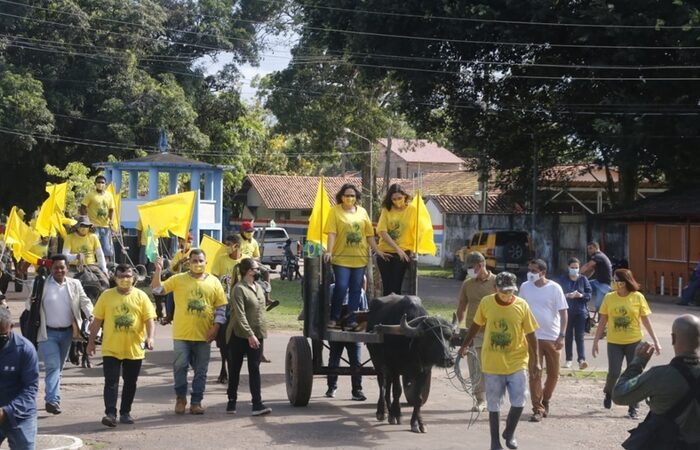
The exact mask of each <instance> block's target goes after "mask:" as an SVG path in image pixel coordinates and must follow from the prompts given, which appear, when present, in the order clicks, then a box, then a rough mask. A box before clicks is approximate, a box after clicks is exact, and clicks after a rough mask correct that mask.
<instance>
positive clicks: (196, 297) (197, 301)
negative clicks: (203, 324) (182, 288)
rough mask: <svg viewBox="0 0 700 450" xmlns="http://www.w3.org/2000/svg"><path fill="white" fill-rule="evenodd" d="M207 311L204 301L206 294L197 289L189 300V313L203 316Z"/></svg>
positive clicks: (192, 292) (191, 292) (193, 290)
mask: <svg viewBox="0 0 700 450" xmlns="http://www.w3.org/2000/svg"><path fill="white" fill-rule="evenodd" d="M206 309H207V304H206V302H205V301H204V292H203V291H202V290H201V289H200V288H199V287H196V288H194V289H192V291H190V298H189V299H188V300H187V313H188V314H196V315H199V316H201V315H202V314H204V312H205V311H206Z"/></svg>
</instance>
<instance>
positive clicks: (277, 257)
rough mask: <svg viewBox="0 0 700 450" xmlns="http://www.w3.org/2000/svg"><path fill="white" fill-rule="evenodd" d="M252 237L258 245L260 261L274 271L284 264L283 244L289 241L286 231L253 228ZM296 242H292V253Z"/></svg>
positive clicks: (272, 228)
mask: <svg viewBox="0 0 700 450" xmlns="http://www.w3.org/2000/svg"><path fill="white" fill-rule="evenodd" d="M253 237H254V238H255V240H256V241H258V244H260V261H261V262H262V263H263V264H266V265H268V266H270V268H271V269H272V270H274V269H275V268H276V267H277V265H278V264H282V263H283V262H284V244H286V242H287V239H289V234H287V230H285V229H284V228H281V227H255V231H254V232H253ZM298 245H299V243H298V241H296V242H295V241H292V251H293V252H294V253H296V252H297V248H298Z"/></svg>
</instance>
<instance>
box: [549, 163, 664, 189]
mask: <svg viewBox="0 0 700 450" xmlns="http://www.w3.org/2000/svg"><path fill="white" fill-rule="evenodd" d="M610 177H611V178H612V182H613V183H617V182H618V180H619V179H620V172H619V171H618V170H617V169H616V168H614V167H611V168H610ZM540 182H541V184H543V185H549V186H562V187H564V186H565V187H568V188H571V187H601V188H604V187H606V183H607V181H606V175H605V168H604V167H603V166H599V165H597V164H588V165H586V164H578V165H566V166H556V167H553V168H551V169H549V170H547V171H546V172H545V173H544V174H542V179H541V180H540ZM639 187H663V184H659V183H651V182H650V181H649V180H646V179H643V180H641V181H640V183H639Z"/></svg>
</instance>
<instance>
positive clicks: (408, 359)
mask: <svg viewBox="0 0 700 450" xmlns="http://www.w3.org/2000/svg"><path fill="white" fill-rule="evenodd" d="M367 328H368V329H369V330H372V329H374V330H375V331H380V330H382V331H384V342H383V343H382V344H368V345H367V348H368V349H369V353H370V355H371V357H372V364H374V368H375V370H376V371H377V382H378V383H379V401H378V402H377V420H380V421H383V420H384V419H385V417H386V410H387V407H388V412H389V423H390V424H400V423H401V405H400V398H401V382H400V377H403V379H404V383H406V384H407V385H408V384H410V385H411V386H412V389H411V391H412V392H413V393H414V395H413V398H412V399H411V402H412V403H413V415H412V416H411V431H413V432H416V433H425V432H426V427H425V425H424V424H423V419H422V417H421V414H420V408H421V406H422V404H423V403H424V402H425V400H426V398H424V397H427V394H426V395H424V394H423V391H424V387H426V384H427V383H429V382H430V372H431V369H432V367H433V366H439V367H450V366H453V365H454V363H455V361H454V358H453V357H452V356H451V355H450V347H449V345H450V341H451V339H452V337H453V336H454V334H455V332H456V330H457V320H456V317H455V319H454V320H453V323H449V322H448V321H446V320H445V319H443V318H440V317H430V316H428V312H427V311H426V310H425V308H423V306H422V304H421V300H420V298H418V297H415V296H400V295H388V296H385V297H380V298H377V299H375V300H372V302H371V303H370V305H369V314H368V316H367ZM392 393H393V394H394V398H393V401H392V399H391V394H392Z"/></svg>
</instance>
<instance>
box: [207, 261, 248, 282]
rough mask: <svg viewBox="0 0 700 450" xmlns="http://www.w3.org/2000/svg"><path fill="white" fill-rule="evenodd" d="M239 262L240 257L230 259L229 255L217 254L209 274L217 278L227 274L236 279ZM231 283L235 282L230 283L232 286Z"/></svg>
mask: <svg viewBox="0 0 700 450" xmlns="http://www.w3.org/2000/svg"><path fill="white" fill-rule="evenodd" d="M239 262H241V260H240V259H231V257H230V256H229V255H219V256H218V257H217V258H216V261H214V265H213V266H212V268H211V274H212V275H215V276H217V277H219V278H221V277H223V276H229V277H231V278H232V279H233V278H236V279H238V277H237V276H236V270H237V268H238V263H239ZM233 284H235V282H234V283H232V284H231V285H232V286H233Z"/></svg>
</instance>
